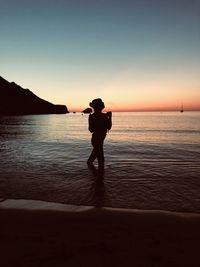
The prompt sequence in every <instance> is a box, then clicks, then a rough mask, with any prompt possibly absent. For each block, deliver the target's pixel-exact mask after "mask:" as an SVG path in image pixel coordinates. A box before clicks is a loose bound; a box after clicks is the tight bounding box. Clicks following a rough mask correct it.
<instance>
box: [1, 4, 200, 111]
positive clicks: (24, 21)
mask: <svg viewBox="0 0 200 267" xmlns="http://www.w3.org/2000/svg"><path fill="white" fill-rule="evenodd" d="M0 34H1V35H0V76H2V77H3V78H5V79H7V80H8V81H15V82H16V83H17V84H19V85H21V86H22V87H24V88H29V89H30V90H32V91H33V92H34V93H35V94H36V95H38V96H39V97H41V98H44V99H46V100H48V101H50V102H52V103H54V104H65V105H67V107H68V108H69V110H70V111H75V110H83V109H84V108H86V107H87V106H88V103H89V102H90V101H91V100H92V99H93V98H97V97H101V98H103V100H104V102H105V104H106V106H107V108H108V109H111V110H133V111H134V110H160V109H161V110H167V109H169V110H174V109H175V110H176V109H179V108H180V106H181V103H183V104H184V108H185V109H188V110H189V109H199V110H200V0H129V1H128V0H34V1H33V0H0Z"/></svg>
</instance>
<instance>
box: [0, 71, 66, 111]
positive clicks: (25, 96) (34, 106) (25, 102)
mask: <svg viewBox="0 0 200 267" xmlns="http://www.w3.org/2000/svg"><path fill="white" fill-rule="evenodd" d="M65 113H68V109H67V107H66V106H65V105H54V104H52V103H50V102H48V101H46V100H43V99H41V98H39V97H38V96H36V95H35V94H34V93H33V92H31V91H30V90H29V89H23V88H22V87H21V86H19V85H17V84H16V83H14V82H11V83H10V82H8V81H6V80H5V79H3V78H2V77H1V76H0V115H25V114H65Z"/></svg>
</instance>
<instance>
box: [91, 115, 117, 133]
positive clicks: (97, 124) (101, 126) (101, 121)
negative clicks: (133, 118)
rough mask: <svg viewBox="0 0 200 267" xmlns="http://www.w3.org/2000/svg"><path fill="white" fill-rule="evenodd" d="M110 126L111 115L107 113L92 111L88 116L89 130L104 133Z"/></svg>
mask: <svg viewBox="0 0 200 267" xmlns="http://www.w3.org/2000/svg"><path fill="white" fill-rule="evenodd" d="M111 127H112V122H111V117H110V116H109V115H108V114H107V113H96V112H95V113H93V114H90V116H89V131H90V132H91V133H99V134H106V132H107V131H108V130H110V129H111Z"/></svg>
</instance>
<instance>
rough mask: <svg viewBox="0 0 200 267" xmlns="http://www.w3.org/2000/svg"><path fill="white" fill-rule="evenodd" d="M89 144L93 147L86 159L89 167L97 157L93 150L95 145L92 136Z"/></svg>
mask: <svg viewBox="0 0 200 267" xmlns="http://www.w3.org/2000/svg"><path fill="white" fill-rule="evenodd" d="M91 143H92V146H93V150H92V152H91V154H90V156H89V158H88V161H87V163H88V164H89V165H91V164H93V162H94V161H95V159H96V157H97V153H96V148H95V145H96V142H95V138H94V135H92V140H91Z"/></svg>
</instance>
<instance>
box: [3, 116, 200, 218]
mask: <svg viewBox="0 0 200 267" xmlns="http://www.w3.org/2000/svg"><path fill="white" fill-rule="evenodd" d="M112 121H113V126H112V129H111V130H110V131H109V133H108V134H107V136H106V139H105V142H104V153H105V170H104V176H103V177H102V176H99V175H97V173H96V172H94V171H92V170H91V169H90V168H88V166H87V164H86V162H87V159H88V157H89V155H90V152H91V150H92V145H91V133H90V132H89V131H88V114H81V113H76V114H74V113H70V114H64V115H26V116H1V117H0V155H1V158H0V199H1V200H3V199H8V198H12V199H35V200H43V201H49V202H58V203H66V204H75V205H86V206H87V205H88V206H95V207H114V208H128V209H142V210H167V211H177V212H197V213H199V212H200V112H183V113H181V112H130V113H129V112H122V113H120V112H114V113H113V118H112ZM95 164H96V163H95ZM96 167H97V165H96Z"/></svg>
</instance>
